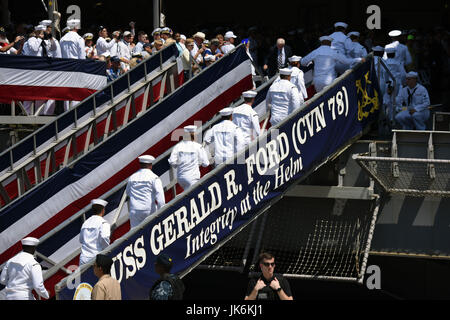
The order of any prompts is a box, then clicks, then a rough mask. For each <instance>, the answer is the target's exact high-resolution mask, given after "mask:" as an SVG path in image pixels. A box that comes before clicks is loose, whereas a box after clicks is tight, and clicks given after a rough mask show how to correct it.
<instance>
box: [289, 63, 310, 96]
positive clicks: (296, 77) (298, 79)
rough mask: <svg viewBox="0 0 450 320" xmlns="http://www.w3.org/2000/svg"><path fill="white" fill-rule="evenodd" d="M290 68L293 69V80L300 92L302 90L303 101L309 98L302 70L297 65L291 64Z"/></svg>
mask: <svg viewBox="0 0 450 320" xmlns="http://www.w3.org/2000/svg"><path fill="white" fill-rule="evenodd" d="M289 69H291V70H292V73H291V82H292V83H293V84H294V85H295V86H296V87H297V90H298V92H300V94H301V97H300V98H302V97H303V98H302V99H301V100H302V102H303V101H305V99H307V98H308V92H307V91H306V86H305V77H304V73H303V71H302V70H300V69H299V68H297V67H293V66H289Z"/></svg>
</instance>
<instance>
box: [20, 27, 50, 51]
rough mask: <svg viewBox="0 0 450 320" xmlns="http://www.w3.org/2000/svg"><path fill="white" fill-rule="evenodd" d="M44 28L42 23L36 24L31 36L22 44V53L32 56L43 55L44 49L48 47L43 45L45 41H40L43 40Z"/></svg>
mask: <svg viewBox="0 0 450 320" xmlns="http://www.w3.org/2000/svg"><path fill="white" fill-rule="evenodd" d="M45 29H46V27H45V26H43V25H37V26H35V27H34V34H33V36H32V37H29V38H28V40H27V41H26V42H25V43H24V45H23V49H22V54H23V55H25V56H34V57H42V56H44V55H45V54H44V51H45V52H47V51H48V49H49V47H47V46H45V42H44V44H42V41H44V40H43V39H44V31H45ZM43 46H44V48H43ZM43 50H44V51H43Z"/></svg>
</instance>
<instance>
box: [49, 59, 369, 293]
mask: <svg viewBox="0 0 450 320" xmlns="http://www.w3.org/2000/svg"><path fill="white" fill-rule="evenodd" d="M364 67H365V68H367V63H366V64H364ZM369 68H370V67H369ZM360 69H362V67H361V65H358V66H356V67H354V69H352V70H349V71H348V72H346V73H345V74H344V75H342V76H341V77H339V78H338V79H336V80H335V82H333V84H331V85H330V86H329V87H327V88H325V89H324V90H323V91H322V92H320V93H318V94H317V95H316V96H315V97H314V98H313V99H311V100H310V101H308V102H307V103H306V104H305V109H304V110H299V111H298V112H294V113H293V114H292V115H290V116H289V117H288V119H286V120H285V121H283V122H282V123H281V124H279V125H278V126H276V127H275V128H271V129H270V130H269V131H268V132H267V133H266V134H263V135H262V136H261V137H260V138H259V139H258V141H255V142H253V143H252V144H251V145H250V146H249V147H247V149H246V150H243V151H241V152H239V153H238V154H237V155H235V157H234V159H233V160H234V161H228V162H227V163H225V164H221V165H219V166H217V167H216V168H215V169H214V170H213V171H211V172H209V173H207V174H206V175H204V176H203V177H202V179H201V180H200V181H199V182H198V183H197V184H196V185H195V186H193V187H192V188H191V189H190V190H187V191H184V192H183V193H182V194H180V195H178V196H176V198H175V199H174V200H173V201H171V202H170V203H167V205H166V206H165V207H163V208H162V209H160V210H159V211H158V212H157V213H155V214H154V215H152V216H151V217H149V218H147V219H146V220H145V221H144V222H143V223H142V224H141V225H140V226H138V227H136V228H134V229H132V230H130V231H129V232H127V233H125V234H124V235H123V236H121V238H120V239H118V240H116V241H115V242H114V243H113V244H112V245H111V246H110V247H108V248H107V249H106V250H105V253H108V254H111V255H112V256H113V257H114V259H113V260H114V261H115V262H117V263H118V264H119V265H120V267H119V269H115V270H114V272H113V274H114V276H116V277H117V278H118V279H119V278H120V280H121V281H122V286H127V281H126V280H127V279H128V278H129V277H133V276H136V275H137V276H139V274H140V271H139V270H140V269H143V271H142V274H146V279H145V281H144V280H143V279H142V278H140V280H138V281H139V283H140V286H144V287H145V284H147V282H151V280H152V278H149V277H150V274H149V272H150V270H148V268H150V269H151V266H152V263H151V261H152V260H154V256H155V255H156V254H158V253H159V252H161V250H165V248H167V247H169V246H170V245H171V244H172V243H173V242H174V241H176V240H175V236H174V233H172V234H171V233H170V231H164V232H163V231H162V228H164V226H165V227H166V228H167V226H170V225H175V224H176V223H175V222H174V221H173V220H170V219H173V218H171V217H173V216H174V213H173V212H175V213H177V212H178V213H179V212H183V208H185V207H186V206H187V205H188V204H189V203H190V205H191V206H192V205H193V204H192V203H193V202H192V201H194V198H196V197H199V195H202V194H203V192H204V191H205V190H209V191H210V193H211V199H213V198H214V196H213V190H216V189H215V188H219V185H220V183H223V184H222V185H220V188H221V189H222V190H226V191H222V192H221V194H222V196H223V197H225V194H227V197H226V199H227V200H223V202H221V206H220V211H221V210H222V207H223V215H222V216H220V214H222V212H218V213H217V215H219V218H217V219H218V220H217V221H219V219H222V220H221V221H222V228H223V225H224V223H225V222H224V221H228V213H229V212H230V211H232V209H229V210H228V209H227V208H228V207H229V206H233V205H235V204H236V205H237V203H234V202H233V203H229V202H230V201H229V200H230V199H233V197H234V196H237V195H238V194H242V195H244V194H245V193H246V192H247V197H245V198H244V199H243V200H242V201H241V203H240V204H241V210H242V212H241V216H243V215H244V214H245V213H246V212H248V211H247V210H246V209H245V208H246V203H248V202H247V201H249V200H248V199H249V196H250V193H251V192H250V186H249V187H247V185H246V184H242V183H238V184H234V181H235V180H236V181H239V182H242V181H243V180H244V181H245V179H246V177H247V176H248V175H249V172H246V173H245V170H244V169H243V168H244V167H245V166H246V165H245V164H247V166H248V165H249V162H248V159H249V158H248V157H247V156H251V155H252V154H253V155H255V154H257V155H259V156H260V157H263V158H264V156H263V154H264V152H262V151H264V150H263V149H262V146H264V145H272V146H273V143H274V141H275V140H277V141H283V139H284V138H283V137H284V136H283V137H281V138H280V135H279V133H280V132H279V131H278V130H279V129H283V130H284V126H286V125H287V124H290V125H292V123H294V127H295V123H300V122H296V121H300V120H302V119H303V120H304V121H306V120H305V119H306V118H305V117H308V115H311V114H315V113H316V112H317V110H319V109H318V108H321V107H323V103H321V102H326V101H328V103H329V108H330V112H331V103H333V108H334V102H335V101H342V100H339V99H342V97H343V96H345V94H344V93H343V92H346V91H345V90H344V89H346V86H348V88H349V90H354V89H355V88H354V87H353V88H352V84H351V83H350V84H349V83H347V82H346V81H349V79H351V78H352V77H358V79H360V78H359V77H361V75H360V73H359V72H360V71H361V70H360ZM364 70H365V69H364ZM341 86H342V87H341ZM339 90H343V91H339ZM336 91H338V93H337V96H338V97H340V98H338V99H337V100H335V98H336ZM365 94H366V95H367V92H366V93H365ZM331 101H333V102H331ZM358 103H359V102H358ZM355 108H356V109H358V108H359V106H358V104H357V103H356V101H352V102H351V105H348V106H347V109H346V110H347V112H350V113H352V114H353V115H354V114H355ZM373 108H375V109H376V107H375V106H374V107H373ZM339 110H340V111H336V112H339V113H338V114H340V115H343V112H344V110H341V109H339ZM327 111H328V110H327ZM334 112H335V110H334V109H333V117H335V116H336V114H335V113H334ZM345 116H347V114H346V113H345ZM373 116H374V117H375V116H377V113H374V115H373ZM266 117H267V116H266ZM299 117H300V120H299ZM369 118H371V117H370V116H369ZM371 119H372V120H371V121H373V118H371ZM316 121H319V120H317V119H316ZM349 121H353V118H350V119H349ZM367 121H369V119H367ZM369 122H370V121H369ZM369 122H367V124H368V123H369ZM316 123H318V122H316ZM364 123H366V122H364ZM208 125H209V124H208ZM341 129H343V128H341ZM367 129H368V127H366V126H365V125H364V128H363V130H362V131H360V132H359V133H358V134H356V135H355V136H352V138H351V139H347V138H345V136H342V137H339V139H345V141H342V143H339V144H336V146H335V148H333V149H332V150H331V149H330V150H329V153H324V154H323V155H326V156H325V157H324V158H322V155H317V157H319V158H316V159H315V160H312V162H310V164H309V165H308V167H307V168H306V169H304V170H303V169H301V170H300V173H298V174H300V176H301V177H302V179H303V178H305V177H307V176H308V175H310V174H311V173H313V172H315V171H316V170H317V169H318V168H319V167H321V166H322V165H324V164H326V163H328V162H329V161H331V160H332V159H335V158H336V157H337V156H338V155H339V154H340V153H342V152H343V151H344V150H345V149H346V148H348V147H349V146H350V145H352V144H353V143H354V142H355V141H356V140H357V139H358V138H359V137H361V135H362V134H363V133H364V132H366V130H367ZM297 130H298V129H297ZM336 130H340V129H337V128H336ZM288 131H289V130H288ZM283 132H284V131H283ZM310 132H311V131H310ZM292 133H295V130H294V129H293V130H292ZM340 133H341V134H342V133H343V132H342V130H341V131H340ZM312 134H314V133H312ZM278 139H280V140H278ZM268 141H269V142H268ZM271 142H272V144H271ZM280 143H281V142H280ZM303 143H304V142H303ZM336 143H338V142H336ZM258 147H259V148H260V149H258ZM294 149H296V152H297V153H298V154H300V153H301V152H300V150H298V146H295V147H292V149H290V150H291V152H294V151H292V150H294ZM257 150H258V151H257ZM270 150H273V149H268V152H269V153H270ZM283 150H284V151H286V149H283ZM317 150H322V149H321V148H320V144H319V145H317ZM272 152H273V151H272ZM281 152H283V151H281ZM318 152H319V151H318ZM321 152H322V151H320V154H322V153H321ZM169 154H170V153H169V151H167V153H166V154H165V155H164V156H165V157H168V155H169ZM272 156H273V154H272ZM266 159H267V158H266ZM291 159H292V158H291ZM161 160H163V159H162V156H161V157H158V159H157V161H158V162H157V164H161V165H162V166H165V167H166V168H167V167H168V165H167V163H164V162H165V161H164V162H161ZM260 160H261V159H260ZM240 161H241V162H240ZM300 163H301V162H300ZM157 164H155V166H156V165H157ZM255 164H256V162H255ZM305 165H306V164H305ZM155 166H154V167H155ZM256 166H257V167H258V164H256ZM291 166H292V162H291ZM294 166H296V168H297V169H295V170H298V169H299V162H298V161H295V162H294ZM301 167H302V166H301ZM261 168H266V170H267V167H264V166H263V167H258V171H261V170H262V171H264V170H263V169H261ZM155 170H157V169H156V168H155ZM254 170H256V169H254ZM282 170H283V169H282ZM235 171H236V172H235ZM255 172H256V171H253V174H255ZM157 174H158V172H157ZM258 174H261V173H258ZM272 174H273V173H272ZM286 175H287V176H286V177H285V178H286V181H285V182H283V183H282V184H284V183H286V184H285V186H284V187H283V188H280V189H279V191H276V192H274V195H271V196H270V197H269V198H268V199H267V200H264V201H262V200H263V198H264V196H265V195H267V194H268V193H266V191H267V192H268V190H266V189H267V186H269V185H270V184H268V183H266V184H264V183H265V182H263V183H261V185H260V184H259V182H258V183H256V182H255V181H250V179H249V182H248V184H249V185H250V183H251V184H252V185H253V186H254V189H253V200H254V201H255V203H256V205H255V206H252V207H251V211H250V212H249V214H251V213H253V214H252V215H251V216H249V217H247V218H242V221H240V222H239V224H238V226H235V228H234V229H232V228H230V231H226V235H225V236H222V238H219V239H218V240H217V243H215V244H214V245H213V246H210V247H208V248H207V249H205V250H201V251H200V252H198V253H197V250H200V249H199V248H198V247H194V242H192V247H190V245H191V244H190V242H189V240H188V244H187V246H188V250H187V253H186V256H185V258H184V259H183V258H182V256H183V255H184V253H183V251H184V250H183V249H182V248H180V249H179V250H177V248H173V247H170V249H171V250H172V251H170V252H171V253H170V254H171V255H176V256H177V258H176V259H175V261H180V263H179V264H177V265H176V266H175V270H174V271H175V272H179V273H180V274H181V275H182V276H183V275H185V274H187V273H188V272H190V271H191V270H192V269H193V268H195V267H196V266H198V265H199V264H200V263H201V262H202V261H204V260H205V259H206V258H207V257H208V256H210V255H211V254H212V253H213V252H214V251H216V250H217V249H219V248H220V247H221V246H223V244H224V243H226V242H227V241H228V240H229V239H231V238H233V237H234V236H235V235H237V234H238V233H239V232H241V231H242V230H243V229H244V228H245V227H247V226H248V225H249V224H250V223H251V222H253V221H254V220H255V219H256V218H258V217H259V216H260V215H261V214H263V213H264V212H265V211H266V210H267V209H269V208H270V207H271V206H272V205H274V204H275V203H276V202H278V201H279V200H280V199H282V198H283V197H284V195H286V194H287V193H288V192H289V190H292V188H295V187H296V185H297V183H298V181H299V176H298V175H294V174H292V173H291V175H290V177H292V178H293V179H292V180H289V179H288V175H289V172H288V171H286ZM249 177H250V176H249ZM261 177H262V176H261ZM261 177H260V178H261ZM264 179H269V178H267V177H264ZM288 180H289V182H288ZM263 181H266V180H263ZM283 181H284V180H283ZM277 183H279V182H277ZM277 183H276V184H277ZM276 184H275V185H276ZM124 185H125V181H123V182H122V183H121V184H120V185H117V186H116V188H114V190H111V191H110V192H108V193H107V194H104V197H102V198H104V199H106V200H107V201H108V200H112V201H115V206H114V208H118V209H117V211H115V212H111V211H110V212H111V217H112V220H110V221H112V222H113V223H114V222H116V226H117V228H121V224H122V223H125V222H126V221H127V218H128V217H127V216H126V212H125V215H123V214H124V211H126V206H124V204H125V197H123V196H122V195H123V188H124ZM173 185H174V181H173V176H172V178H170V179H169V183H166V184H165V188H166V190H169V189H170V188H173ZM225 185H226V187H225ZM255 185H256V186H255ZM264 185H266V187H265V188H264V187H263V186H264ZM207 186H208V187H207ZM213 186H214V187H213ZM271 188H273V187H272V186H271ZM276 188H278V187H276ZM199 190H203V191H202V192H200V193H199ZM113 193H115V194H116V197H115V200H113V198H114V197H112V194H113ZM255 194H256V195H255ZM196 195H197V196H196ZM189 199H191V200H190V202H189ZM202 199H203V196H202ZM224 199H225V198H224ZM246 199H247V200H246ZM255 199H260V201H257V200H255ZM232 201H234V200H232ZM211 203H214V201H213V202H211ZM258 203H259V204H258ZM208 205H209V204H208ZM216 205H217V203H216ZM211 206H214V205H213V204H211ZM242 206H244V209H243V207H242ZM202 208H203V209H205V208H204V207H203V205H202ZM247 208H248V207H247ZM88 209H89V208H88V207H86V208H84V209H83V213H80V214H84V213H85V212H87V210H88ZM203 209H202V210H203ZM184 210H185V209H184ZM191 210H192V207H191ZM227 210H228V213H227ZM236 210H237V209H236ZM208 212H209V211H208ZM236 212H237V211H236ZM186 214H187V213H185V215H186ZM192 214H193V213H192V211H191V215H192ZM197 214H198V213H197ZM203 215H205V213H203ZM225 216H226V218H225ZM231 216H233V213H231ZM236 216H237V214H236V215H234V217H236ZM164 217H165V219H164V220H162V219H163V218H164ZM185 217H186V216H185ZM214 217H216V215H215V216H214ZM204 218H205V219H206V218H207V217H204ZM208 219H213V218H210V217H208ZM225 219H226V220H225ZM201 220H202V221H203V218H202V219H201ZM208 221H210V220H208ZM233 221H234V220H233ZM227 223H228V222H227ZM178 227H180V224H178ZM217 228H219V224H217ZM208 230H209V229H208ZM211 230H212V229H211ZM224 230H225V229H222V231H221V232H225V231H224ZM372 231H373V230H372ZM211 232H212V231H211ZM155 234H159V235H160V236H159V237H158V239H164V238H165V239H166V240H155V238H154V236H155ZM202 234H203V228H202ZM178 235H180V233H178ZM149 236H150V244H148V240H149ZM168 237H170V238H171V240H168V239H167V238H168ZM189 237H190V236H189ZM188 239H190V238H188ZM196 239H197V238H196ZM177 240H178V238H177ZM154 241H157V242H156V243H155V242H154ZM164 241H165V242H164ZM197 245H198V242H197ZM158 246H159V247H158ZM201 246H203V244H202V245H201ZM149 247H151V251H150V248H149ZM368 247H369V248H370V243H369V245H368ZM133 248H134V249H133ZM170 249H168V250H170ZM365 249H366V251H367V250H368V248H367V247H366V248H365ZM142 251H146V252H145V254H144V255H141V254H142ZM180 251H181V252H180ZM133 252H134V255H133ZM137 252H140V253H139V255H138V256H136V255H137ZM194 252H195V257H193V258H191V256H192V255H194ZM78 254H79V249H78V251H76V252H74V253H73V255H71V257H69V258H68V259H70V258H73V259H75V258H76V256H77V255H78ZM130 255H131V256H130ZM131 257H133V258H134V259H135V260H133V261H134V262H133V265H134V267H133V269H132V270H133V271H132V272H131V273H130V274H129V270H130V269H127V266H128V267H130V266H132V265H131V264H129V262H130V261H131V260H129V259H128V258H131ZM125 258H126V259H125ZM177 259H178V260H177ZM67 261H68V260H66V262H67ZM72 261H74V260H72ZM124 263H125V264H124ZM146 265H148V266H150V267H145V266H146ZM90 266H91V264H87V265H85V266H83V267H82V268H79V269H77V270H76V271H75V272H74V273H73V274H71V275H70V276H69V277H67V278H65V279H63V280H62V281H61V282H59V283H58V284H57V286H56V293H57V297H58V298H60V299H71V298H72V296H73V293H74V291H76V289H77V286H76V285H75V286H73V285H72V282H73V281H74V280H75V282H76V283H80V281H82V282H84V283H86V282H90V283H92V281H94V280H93V278H92V271H91V268H90ZM57 267H60V266H57ZM55 268H56V267H55ZM145 269H147V270H146V271H145ZM153 276H154V275H151V277H153ZM131 281H132V282H133V281H134V282H133V283H134V284H136V280H131ZM141 281H142V283H141ZM144 282H145V283H144ZM132 286H133V287H134V289H133V292H134V293H133V294H132V295H133V296H134V297H140V298H141V299H145V294H147V293H148V292H147V290H146V289H142V290H144V291H142V290H141V289H140V288H139V290H141V291H139V290H135V289H136V287H135V285H132ZM125 290H126V291H127V293H128V295H127V296H128V297H130V296H129V294H131V292H130V291H128V289H125ZM141 294H142V296H141ZM73 297H74V298H75V296H73Z"/></svg>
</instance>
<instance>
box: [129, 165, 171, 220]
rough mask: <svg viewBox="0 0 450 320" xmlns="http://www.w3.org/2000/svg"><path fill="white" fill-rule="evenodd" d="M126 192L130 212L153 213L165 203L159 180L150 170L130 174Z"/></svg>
mask: <svg viewBox="0 0 450 320" xmlns="http://www.w3.org/2000/svg"><path fill="white" fill-rule="evenodd" d="M126 192H127V195H128V197H130V202H129V204H130V210H143V211H151V212H155V211H156V210H158V209H159V208H161V207H162V206H163V205H164V204H165V203H166V201H165V198H164V190H163V187H162V183H161V180H160V179H159V177H158V176H157V175H156V174H154V173H153V172H152V170H150V169H140V170H138V171H137V172H136V173H134V174H132V175H131V177H130V178H129V179H128V182H127V188H126ZM156 202H157V203H156Z"/></svg>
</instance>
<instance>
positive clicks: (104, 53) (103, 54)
mask: <svg viewBox="0 0 450 320" xmlns="http://www.w3.org/2000/svg"><path fill="white" fill-rule="evenodd" d="M101 56H104V57H105V58H108V57H110V56H111V53H109V51H105V52H103V53H102V54H101Z"/></svg>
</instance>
